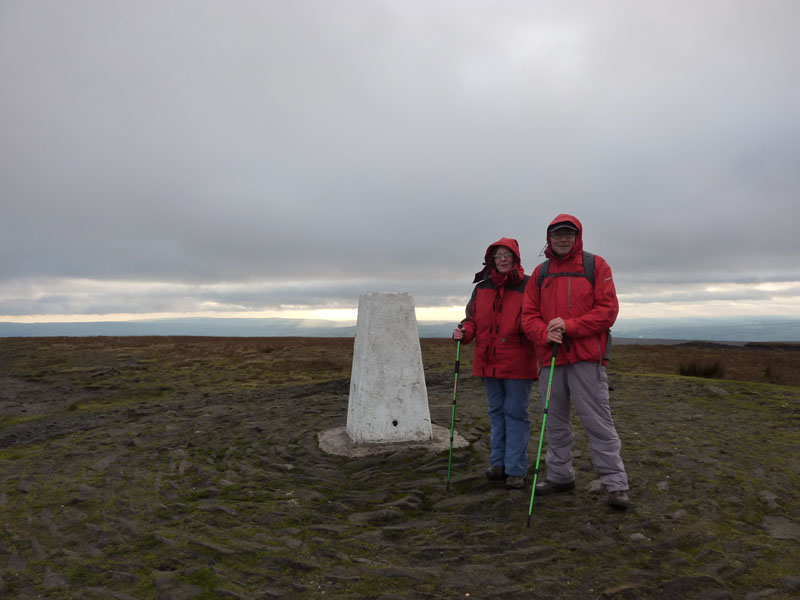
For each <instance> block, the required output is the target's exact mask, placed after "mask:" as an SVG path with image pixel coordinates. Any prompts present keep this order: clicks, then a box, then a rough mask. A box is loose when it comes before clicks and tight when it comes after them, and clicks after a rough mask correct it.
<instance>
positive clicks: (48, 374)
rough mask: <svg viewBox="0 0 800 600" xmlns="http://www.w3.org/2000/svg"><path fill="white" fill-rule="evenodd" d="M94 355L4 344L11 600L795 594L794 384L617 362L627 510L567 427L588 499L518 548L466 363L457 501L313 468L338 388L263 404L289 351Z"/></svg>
mask: <svg viewBox="0 0 800 600" xmlns="http://www.w3.org/2000/svg"><path fill="white" fill-rule="evenodd" d="M81 343H82V342H81V341H80V340H71V341H70V344H72V345H73V346H75V347H74V348H73V347H70V348H68V349H67V351H65V352H66V354H61V353H60V352H61V350H59V349H54V348H55V347H54V346H49V345H47V344H44V343H43V342H41V341H33V340H31V341H30V342H29V343H27V344H26V343H23V342H21V341H19V340H17V341H14V342H13V343H12V342H11V341H6V340H0V523H1V525H0V597H2V598H15V599H29V598H98V599H101V598H102V599H106V598H116V599H129V598H152V599H156V598H157V599H166V600H180V599H193V598H383V599H386V600H388V599H393V598H398V599H399V598H555V599H559V598H575V599H583V598H588V599H600V598H618V599H634V598H643V599H644V598H675V599H679V598H680V599H684V598H688V599H692V598H696V599H701V598H702V599H708V598H711V599H737V600H738V599H746V600H756V599H760V598H770V599H771V600H787V599H789V598H797V597H798V595H800V550H799V549H798V546H800V544H798V538H800V457H798V447H800V433H798V425H800V388H798V387H792V386H779V385H772V384H757V383H751V382H741V381H733V380H708V379H701V378H694V377H681V376H678V375H668V374H652V373H633V372H617V371H614V369H613V363H612V368H611V369H610V380H611V385H612V387H613V391H612V408H613V411H614V416H615V420H616V422H617V426H618V429H619V432H620V435H621V437H622V440H623V457H624V459H625V461H626V466H627V468H628V471H629V477H630V480H631V484H632V491H631V496H632V499H633V501H634V502H635V507H634V509H632V510H629V511H627V512H620V511H616V510H613V509H610V508H608V507H607V506H606V505H605V503H604V499H605V495H604V493H603V491H602V490H601V489H600V488H599V486H598V482H597V481H596V477H595V475H594V472H593V470H592V467H591V464H590V462H589V459H588V449H587V447H586V441H585V437H584V436H583V434H582V431H581V428H580V425H579V424H578V423H576V427H575V430H576V435H577V438H578V443H577V447H576V451H575V456H576V466H577V468H578V471H579V480H578V486H577V488H576V490H575V491H574V492H572V493H568V494H563V495H559V496H555V497H544V498H536V499H535V501H534V504H533V510H532V516H531V526H530V528H528V527H526V523H527V520H528V511H529V501H530V486H528V487H527V488H526V490H524V491H523V492H518V491H516V492H512V491H507V490H505V489H504V488H503V487H502V485H498V484H495V483H492V482H489V481H487V480H486V479H485V478H484V477H483V476H482V472H483V469H484V468H485V467H486V466H487V464H488V463H487V459H488V453H489V447H488V433H489V424H488V417H487V415H486V401H485V398H484V395H483V390H482V388H481V385H480V381H479V380H477V379H474V378H472V377H470V376H468V375H466V374H465V373H463V371H468V370H469V369H468V367H464V366H463V365H462V377H461V380H460V383H459V388H458V396H457V408H456V429H457V431H458V432H459V433H460V434H461V435H462V436H463V437H464V438H466V439H467V440H468V441H469V442H470V446H469V447H468V448H466V449H458V450H456V451H455V452H454V455H453V464H452V480H451V485H450V490H449V491H447V489H446V474H447V465H448V452H447V451H446V450H445V451H439V452H429V451H426V450H406V451H399V452H397V453H394V454H390V455H388V456H387V455H381V456H374V457H361V458H352V459H351V458H346V457H342V456H335V455H330V454H326V453H325V452H323V451H321V450H320V448H319V445H318V434H319V433H320V432H321V431H323V430H326V429H329V428H331V427H338V426H342V425H344V423H345V420H346V411H347V401H348V393H349V379H348V376H347V373H346V370H345V372H340V373H339V374H338V376H332V377H326V378H325V379H324V380H321V381H316V380H314V379H313V377H312V378H311V380H309V381H283V382H280V383H274V384H273V383H269V382H267V381H266V379H264V380H263V381H262V380H261V379H258V378H259V377H261V378H262V379H263V378H265V377H266V375H263V374H262V375H258V374H257V372H258V370H259V369H266V366H265V365H266V363H263V362H260V363H258V364H256V365H255V370H254V372H255V373H256V374H254V375H253V376H252V377H255V378H256V379H255V383H256V384H255V385H251V383H252V382H253V380H252V379H247V378H248V377H251V376H250V375H247V376H245V373H247V372H248V371H246V368H249V367H247V365H248V364H249V362H248V361H256V359H257V357H259V356H261V357H264V356H271V357H274V356H276V354H277V353H279V352H281V351H282V350H281V349H280V348H277V347H276V348H272V347H271V346H270V348H272V349H269V348H261V347H259V349H258V351H257V353H256V350H253V353H252V354H247V353H246V352H245V351H244V350H242V349H240V348H238V347H237V346H236V343H237V342H230V341H229V343H231V344H232V346H231V348H234V349H236V352H241V356H239V355H236V353H235V352H233V354H231V356H230V357H229V358H228V362H227V363H224V372H223V373H216V372H214V371H210V370H209V369H219V368H220V364H222V363H215V364H214V365H212V364H211V363H210V362H209V361H210V358H209V355H210V352H211V351H210V349H209V348H210V347H205V346H204V345H203V343H201V342H200V341H196V342H192V345H190V346H186V347H179V346H180V344H179V343H176V344H177V346H176V347H175V349H170V352H178V351H180V352H179V354H180V356H179V357H177V358H175V360H174V362H171V363H169V364H168V365H167V367H168V368H164V370H163V371H158V369H159V366H162V367H163V365H164V361H165V360H166V361H169V360H171V359H169V358H164V356H167V357H168V356H172V355H170V354H165V355H159V358H158V360H155V359H154V358H153V357H154V356H155V355H154V354H152V352H154V350H152V349H148V348H149V347H148V346H147V345H146V344H141V345H137V346H136V347H130V346H131V343H130V341H129V340H126V339H125V338H119V339H118V340H110V341H105V342H104V343H103V348H102V349H101V348H99V347H97V348H94V347H92V348H91V352H88V350H87V349H86V348H83V347H81ZM213 343H215V342H214V341H213V340H210V341H208V344H213ZM245 343H246V342H244V341H243V342H241V344H245ZM249 343H253V342H249ZM274 343H277V342H274ZM283 343H284V344H291V343H292V342H291V341H285V342H283ZM85 344H87V345H88V344H90V340H87V341H86V342H85ZM320 344H321V346H320V347H321V348H323V347H327V346H325V345H324V344H323V343H322V342H320ZM237 348H238V349H237ZM34 350H35V352H34ZM84 351H86V352H88V354H86V355H84V354H81V356H84V358H82V359H81V361H82V362H81V364H79V365H78V364H73V363H65V362H63V361H65V360H67V359H66V358H64V356H75V355H76V353H78V352H81V353H83V352H84ZM450 351H451V348H450V347H446V348H445V349H444V350H442V352H444V353H445V355H448V353H449V352H450ZM47 352H51V353H54V354H53V358H52V359H50V358H49V357H50V355H49V354H47ZM303 352H304V353H305V354H304V355H306V356H307V355H308V353H309V352H310V350H309V349H308V348H306V349H304V350H303ZM226 353H228V351H226ZM321 353H322V351H321V350H320V355H321ZM223 354H225V353H223ZM259 360H261V359H259ZM315 360H316V361H317V362H316V363H315V364H316V365H317V369H322V366H320V365H322V364H323V363H322V362H319V361H322V360H323V358H321V356H317V357H316V358H315ZM324 360H329V359H324ZM330 360H332V359H330ZM347 360H348V358H347V356H344V358H343V361H344V363H345V364H346V362H347ZM437 360H438V359H434V360H427V361H426V375H427V378H428V394H429V403H430V410H431V416H432V419H433V421H434V423H436V424H438V425H442V426H445V427H448V428H449V425H450V415H451V408H452V401H453V375H452V371H450V370H448V368H449V367H450V366H451V365H449V364H447V363H445V362H443V361H438V362H437ZM26 361H27V362H26ZM59 361H61V362H59ZM276 364H277V363H276ZM281 364H282V363H281ZM340 371H341V369H340ZM264 372H266V371H264ZM76 374H77V375H76ZM148 374H152V375H153V377H152V378H151V379H149V378H148V377H150V375H148ZM178 374H180V377H179V376H178ZM156 375H157V376H156ZM171 378H172V379H171ZM538 403H539V400H538V395H535V398H534V406H533V407H532V412H533V413H534V415H535V416H534V419H533V435H532V440H531V444H530V447H529V448H530V450H529V453H530V461H531V468H532V467H533V462H534V461H535V454H536V447H537V443H538V432H539V429H538V428H539V425H540V420H539V417H538Z"/></svg>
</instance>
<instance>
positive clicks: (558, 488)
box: [536, 479, 575, 496]
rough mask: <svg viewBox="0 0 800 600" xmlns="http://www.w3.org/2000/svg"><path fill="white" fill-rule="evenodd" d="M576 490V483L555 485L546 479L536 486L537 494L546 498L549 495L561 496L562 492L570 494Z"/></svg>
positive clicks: (569, 482)
mask: <svg viewBox="0 0 800 600" xmlns="http://www.w3.org/2000/svg"><path fill="white" fill-rule="evenodd" d="M574 489H575V482H574V481H568V482H567V483H554V482H552V481H550V480H549V479H545V480H544V481H542V482H541V483H537V484H536V494H537V495H539V496H546V495H547V494H560V493H561V492H569V491H570V490H574Z"/></svg>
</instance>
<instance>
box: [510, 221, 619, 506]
mask: <svg viewBox="0 0 800 600" xmlns="http://www.w3.org/2000/svg"><path fill="white" fill-rule="evenodd" d="M582 234H583V226H582V225H581V222H580V221H579V220H578V219H576V218H575V217H573V216H572V215H568V214H560V215H558V216H557V217H556V218H555V219H554V220H553V221H552V222H551V223H550V225H549V226H548V228H547V247H546V249H545V256H546V257H547V258H548V260H547V261H545V263H542V264H540V265H539V266H538V267H537V268H536V269H535V270H534V272H533V274H532V275H531V278H530V280H529V281H528V285H527V286H526V288H525V297H524V300H523V304H522V328H523V331H524V332H525V335H526V336H527V337H528V338H529V339H530V340H531V341H533V342H534V343H536V344H537V347H538V349H539V352H538V354H539V356H540V357H542V362H541V371H540V373H539V389H540V392H541V396H542V398H544V397H545V395H546V393H547V385H548V382H549V380H550V367H551V363H550V362H546V358H548V357H551V356H552V349H551V348H553V347H555V348H556V349H557V353H556V361H555V368H554V371H553V374H552V383H551V384H550V402H549V406H548V412H547V422H546V438H547V454H546V456H545V464H546V468H547V477H546V478H545V479H544V480H543V481H541V483H537V484H536V490H535V493H536V495H545V494H553V493H558V492H567V491H570V490H572V489H574V488H575V470H574V468H573V465H572V447H573V445H574V443H575V439H574V436H573V433H572V426H571V423H570V412H571V410H572V408H573V406H574V408H575V412H576V413H577V415H578V417H580V420H581V423H582V424H583V427H584V429H585V431H586V435H587V437H588V438H589V451H590V454H591V457H592V463H593V464H594V468H595V470H596V471H597V474H598V476H599V478H600V481H601V482H602V483H603V485H604V486H605V488H606V491H607V492H608V496H607V503H608V504H609V505H610V506H612V507H614V508H619V509H627V508H630V507H631V506H632V504H631V501H630V497H629V495H628V490H629V486H628V476H627V473H626V471H625V465H624V463H623V461H622V456H621V451H622V445H621V443H620V439H619V435H618V434H617V430H616V427H615V425H614V420H613V418H612V416H611V408H610V405H609V395H608V377H607V375H606V368H605V365H606V364H607V362H608V349H609V345H610V328H611V326H612V325H613V324H614V322H615V320H616V318H617V314H618V313H619V302H618V300H617V293H616V290H615V288H614V280H613V277H612V274H611V268H610V267H609V266H608V263H606V261H605V260H603V258H602V257H600V256H595V255H592V254H589V253H588V252H584V250H583V239H582ZM548 349H550V350H549V351H548Z"/></svg>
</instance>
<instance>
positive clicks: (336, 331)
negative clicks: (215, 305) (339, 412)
mask: <svg viewBox="0 0 800 600" xmlns="http://www.w3.org/2000/svg"><path fill="white" fill-rule="evenodd" d="M454 325H455V324H454V323H452V322H437V321H419V323H418V327H419V334H420V337H423V338H437V337H450V334H451V333H452V331H453V326H454ZM355 329H356V328H355V325H353V324H347V325H342V324H341V323H339V322H337V321H324V320H305V319H275V318H273V319H214V318H185V319H148V320H138V321H110V322H93V323H0V337H44V336H47V337H50V336H68V337H86V336H127V335H131V336H136V335H189V336H218V337H283V336H299V337H353V336H354V335H355ZM612 331H613V334H614V338H615V340H617V341H618V342H619V343H625V342H626V339H627V341H628V343H631V342H634V343H635V342H636V341H637V340H664V341H669V340H708V341H718V342H793V341H800V319H790V318H771V317H763V318H758V319H752V318H750V319H710V318H709V319H698V318H693V319H628V320H620V321H618V322H617V324H616V325H615V326H614V328H613V330H612Z"/></svg>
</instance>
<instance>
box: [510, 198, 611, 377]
mask: <svg viewBox="0 0 800 600" xmlns="http://www.w3.org/2000/svg"><path fill="white" fill-rule="evenodd" d="M565 221H568V222H570V223H572V224H573V225H574V226H575V227H577V229H578V233H577V235H576V237H575V245H574V246H573V248H572V250H571V251H570V253H569V254H568V255H567V256H565V257H564V258H563V259H559V258H558V257H557V256H556V255H555V253H553V251H552V250H551V248H550V240H549V237H548V243H547V249H546V250H545V256H547V257H548V258H549V259H550V266H549V267H548V273H549V274H550V275H552V274H554V273H574V274H575V276H573V275H564V276H556V277H546V278H545V279H544V281H543V282H542V286H541V289H540V288H539V281H538V280H539V272H540V271H541V269H542V265H541V264H540V265H539V266H537V267H536V269H535V270H534V272H533V275H531V278H530V281H529V282H528V285H527V287H526V288H525V300H524V302H523V307H522V328H523V330H524V331H525V335H526V336H528V338H530V339H531V340H533V341H534V342H535V343H536V345H537V349H538V352H539V357H540V358H541V361H542V366H550V361H551V360H552V357H553V351H552V349H551V348H550V347H549V346H548V344H547V324H548V323H549V322H550V321H551V320H552V319H554V318H556V317H561V318H562V319H564V322H565V324H566V328H567V343H566V344H561V345H560V347H559V349H558V354H557V356H556V364H558V365H564V364H573V363H576V362H579V361H589V362H601V363H603V364H606V363H607V362H608V360H607V358H606V349H607V347H608V343H609V329H610V328H611V326H612V325H613V324H614V321H616V319H617V314H618V313H619V302H618V301H617V291H616V289H615V288H614V280H613V278H612V276H611V267H609V266H608V263H607V262H606V261H605V260H603V258H601V257H600V256H597V255H595V257H594V286H592V283H591V282H590V281H589V280H588V279H587V278H586V277H584V276H580V275H579V274H583V273H584V268H583V226H582V225H581V222H580V221H579V220H578V219H576V218H575V217H573V216H572V215H567V214H561V215H558V216H557V217H556V218H555V219H553V221H552V222H551V223H550V225H549V226H548V228H549V227H551V226H553V225H555V224H556V223H563V222H565ZM567 345H569V349H567Z"/></svg>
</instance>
